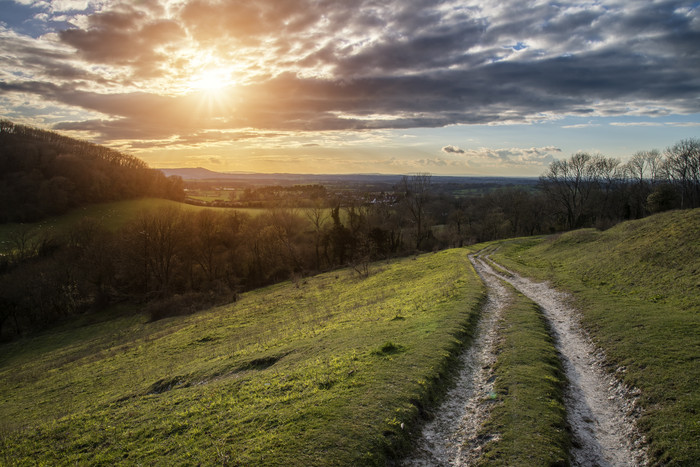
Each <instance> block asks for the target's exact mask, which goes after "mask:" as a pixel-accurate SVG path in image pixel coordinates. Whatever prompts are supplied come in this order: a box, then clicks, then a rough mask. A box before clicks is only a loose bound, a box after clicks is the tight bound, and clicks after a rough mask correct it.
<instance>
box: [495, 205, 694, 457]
mask: <svg viewBox="0 0 700 467" xmlns="http://www.w3.org/2000/svg"><path fill="white" fill-rule="evenodd" d="M699 239H700V209H695V210H689V211H673V212H668V213H664V214H659V215H655V216H652V217H649V218H647V219H643V220H639V221H632V222H625V223H622V224H620V225H618V226H616V227H614V228H612V229H610V230H607V231H604V232H598V231H595V230H592V229H585V230H578V231H574V232H569V233H566V234H562V235H560V236H554V237H547V238H536V239H533V238H526V239H516V240H511V241H505V242H502V243H501V248H500V250H499V252H498V253H497V254H496V255H494V256H495V257H496V258H497V259H498V261H499V262H501V263H503V264H505V265H507V266H508V267H510V268H512V269H515V270H518V271H520V272H523V273H525V274H526V275H529V276H533V277H539V278H541V279H548V280H551V281H553V282H554V283H555V284H556V285H557V286H559V287H561V288H564V289H566V290H568V291H570V292H571V293H572V295H573V297H574V300H575V303H576V305H577V307H578V308H579V309H580V310H581V312H582V322H583V325H584V326H585V327H586V329H587V330H588V331H589V333H590V335H591V337H592V338H593V340H594V341H595V342H596V344H597V345H598V346H599V347H600V348H602V349H603V351H604V352H605V355H606V361H607V362H608V364H609V365H610V368H611V369H612V370H614V371H616V375H617V376H618V377H620V378H621V379H622V380H623V381H624V382H625V383H626V384H627V385H628V386H629V387H631V388H636V390H638V391H639V392H638V399H637V403H638V405H639V407H640V408H641V418H640V422H639V424H640V427H641V429H642V431H643V432H644V434H645V436H646V440H647V442H648V445H649V453H650V455H651V457H652V459H653V461H654V462H655V463H657V464H658V465H692V464H695V463H697V461H698V459H700V418H699V417H698V413H700V391H698V385H697V382H698V381H700V366H698V359H699V358H700V347H699V345H700V241H699Z"/></svg>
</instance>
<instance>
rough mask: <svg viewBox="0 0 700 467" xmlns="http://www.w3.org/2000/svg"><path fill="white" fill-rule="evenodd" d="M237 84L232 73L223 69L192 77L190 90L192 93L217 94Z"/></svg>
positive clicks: (210, 70)
mask: <svg viewBox="0 0 700 467" xmlns="http://www.w3.org/2000/svg"><path fill="white" fill-rule="evenodd" d="M233 84H235V82H234V80H233V79H232V77H231V72H230V71H229V70H225V69H222V68H214V69H206V70H202V71H200V72H199V73H196V74H194V75H193V76H192V78H191V79H190V82H189V88H190V89H191V90H192V91H202V92H207V93H217V92H220V91H221V90H222V89H224V88H226V87H228V86H231V85H233Z"/></svg>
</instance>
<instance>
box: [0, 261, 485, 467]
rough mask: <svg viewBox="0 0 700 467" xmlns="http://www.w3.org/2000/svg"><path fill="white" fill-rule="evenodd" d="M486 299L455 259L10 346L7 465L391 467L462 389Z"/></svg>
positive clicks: (337, 276) (1, 452)
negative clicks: (443, 396) (443, 397)
mask: <svg viewBox="0 0 700 467" xmlns="http://www.w3.org/2000/svg"><path fill="white" fill-rule="evenodd" d="M483 294H484V289H483V285H482V284H481V283H480V281H479V279H478V277H477V276H476V274H475V273H474V272H473V269H472V268H471V265H470V264H469V262H468V259H467V257H466V254H465V252H464V250H449V251H444V252H440V253H437V254H429V255H423V256H420V257H418V258H417V259H413V260H412V259H406V260H402V261H397V262H393V263H391V264H382V265H375V266H374V271H373V274H372V275H371V276H370V277H369V278H367V279H359V278H357V276H354V275H352V274H351V273H350V272H348V271H340V272H334V273H330V274H324V275H319V276H317V277H314V278H309V279H306V280H304V281H302V282H299V283H297V284H296V285H295V284H290V283H286V284H281V285H277V286H273V287H269V288H266V289H261V290H258V291H254V292H250V293H246V294H243V295H242V297H241V299H240V300H239V301H238V302H237V303H235V304H231V305H228V306H224V307H220V308H216V309H211V310H208V311H205V312H201V313H198V314H196V315H191V316H187V317H177V318H168V319H164V320H160V321H156V322H147V320H146V318H145V317H143V316H141V315H129V314H123V315H122V317H120V318H117V319H112V320H103V321H98V322H93V323H89V322H83V323H81V326H70V325H67V326H64V327H63V328H62V329H59V330H55V331H53V332H46V333H44V334H42V335H39V336H35V337H32V338H27V339H24V340H20V341H16V342H12V343H8V344H4V345H3V346H1V347H0V420H2V422H0V463H3V462H4V463H5V464H10V465H15V464H16V465H36V464H44V465H56V464H61V465H66V464H67V465H74V464H78V465H88V464H89V465H135V464H149V463H153V464H157V465H192V464H197V463H202V464H203V465H211V464H229V465H250V464H264V465H358V464H365V465H366V464H377V465H382V464H384V463H385V462H386V459H387V458H390V457H391V456H392V455H393V453H394V452H396V451H397V450H398V451H400V450H401V449H403V448H405V447H406V444H407V443H408V442H409V441H410V438H411V433H413V432H415V431H416V430H415V429H416V427H417V424H418V421H419V419H420V412H421V410H422V408H424V407H426V406H429V405H430V403H431V401H432V400H433V399H434V397H435V396H436V395H437V394H439V393H440V391H441V388H442V387H443V386H444V382H445V381H446V380H448V379H449V378H447V377H446V375H448V374H449V365H450V362H451V361H453V356H454V354H455V353H456V352H457V351H458V349H459V348H460V347H461V346H462V345H463V340H464V339H466V338H467V336H468V334H469V332H470V330H471V327H472V326H473V323H474V322H475V318H476V316H477V315H478V308H479V305H480V302H481V300H482V298H483ZM402 424H403V426H402Z"/></svg>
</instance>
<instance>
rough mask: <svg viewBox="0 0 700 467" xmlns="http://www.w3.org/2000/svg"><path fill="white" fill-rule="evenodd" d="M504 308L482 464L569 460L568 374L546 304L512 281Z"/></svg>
mask: <svg viewBox="0 0 700 467" xmlns="http://www.w3.org/2000/svg"><path fill="white" fill-rule="evenodd" d="M503 285H504V286H505V287H507V289H508V291H509V295H510V301H509V302H508V303H507V305H506V306H505V308H504V309H503V311H502V312H501V321H500V323H499V340H498V344H497V353H498V354H497V360H496V364H495V366H494V374H493V377H494V378H495V381H494V393H493V394H490V395H487V397H489V398H491V399H493V400H495V401H496V404H495V405H494V406H493V407H492V409H491V414H490V418H489V419H488V421H487V422H486V423H485V424H484V426H483V427H482V429H481V432H480V436H481V437H484V438H487V439H491V440H492V441H490V442H488V443H487V444H486V445H485V446H484V447H483V451H482V454H481V456H480V458H479V459H478V462H477V465H484V466H486V465H488V466H512V465H551V466H554V465H566V464H567V459H568V450H569V445H570V438H569V433H568V431H567V429H566V412H565V408H564V402H563V397H564V396H563V393H564V386H565V379H564V375H563V370H562V366H561V362H560V360H559V357H558V354H557V351H556V348H555V344H554V340H553V338H552V336H551V332H550V329H549V326H548V324H547V322H546V320H545V318H544V316H543V314H542V311H541V310H540V308H539V307H538V306H537V305H536V304H535V303H533V302H532V301H530V300H529V299H527V298H526V297H525V296H523V295H522V294H520V293H519V292H517V291H516V290H515V289H513V287H512V286H510V285H508V284H503Z"/></svg>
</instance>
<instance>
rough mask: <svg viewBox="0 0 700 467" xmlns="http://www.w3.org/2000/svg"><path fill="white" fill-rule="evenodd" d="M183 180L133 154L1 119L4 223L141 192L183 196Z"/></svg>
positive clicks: (0, 184)
mask: <svg viewBox="0 0 700 467" xmlns="http://www.w3.org/2000/svg"><path fill="white" fill-rule="evenodd" d="M181 182H182V180H181V179H179V178H166V177H165V176H164V175H163V173H162V172H160V171H158V170H154V169H150V168H149V167H148V165H147V164H146V163H145V162H143V161H142V160H140V159H137V158H136V157H133V156H130V155H128V154H124V153H121V152H119V151H115V150H113V149H109V148H106V147H104V146H99V145H96V144H92V143H88V142H86V141H80V140H76V139H73V138H69V137H66V136H62V135H59V134H57V133H53V132H50V131H44V130H39V129H36V128H31V127H27V126H24V125H16V124H13V123H11V122H8V121H6V120H0V222H12V221H16V222H31V221H35V220H38V219H41V218H44V217H46V216H51V215H56V214H62V213H64V212H66V211H67V210H69V209H71V208H74V207H76V206H83V205H86V204H90V203H96V202H104V201H114V200H120V199H128V198H135V197H140V196H155V197H162V198H170V199H183V198H184V192H183V187H182V185H181Z"/></svg>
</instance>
